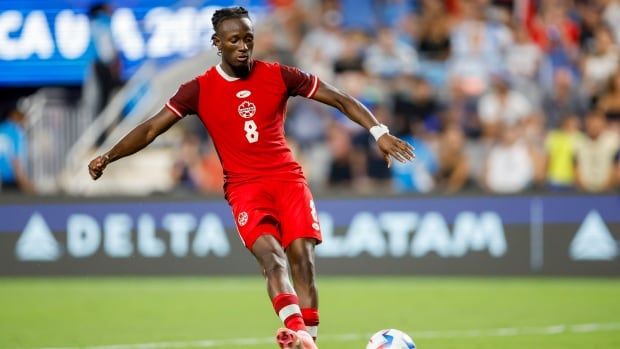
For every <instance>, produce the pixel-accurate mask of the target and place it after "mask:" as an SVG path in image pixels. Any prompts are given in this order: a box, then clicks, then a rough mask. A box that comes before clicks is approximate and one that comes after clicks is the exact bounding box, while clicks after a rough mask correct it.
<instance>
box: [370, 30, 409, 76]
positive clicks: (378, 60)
mask: <svg viewBox="0 0 620 349" xmlns="http://www.w3.org/2000/svg"><path fill="white" fill-rule="evenodd" d="M418 65H419V63H418V54H417V52H416V51H415V49H414V48H413V47H411V46H409V45H407V44H406V43H404V42H400V41H398V40H397V38H396V33H395V32H394V30H393V29H392V28H389V27H383V28H380V29H379V30H378V31H377V37H376V43H374V44H372V45H371V46H370V47H369V48H368V50H367V51H366V57H365V59H364V67H365V69H366V71H367V72H368V73H369V74H371V75H373V76H377V77H381V78H384V79H391V78H395V77H397V76H400V75H403V74H404V75H412V74H414V73H415V72H416V71H417V70H418Z"/></svg>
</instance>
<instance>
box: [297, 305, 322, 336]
mask: <svg viewBox="0 0 620 349" xmlns="http://www.w3.org/2000/svg"><path fill="white" fill-rule="evenodd" d="M301 316H302V317H303V319H304V324H305V325H306V331H308V333H310V335H311V336H312V339H314V341H315V342H316V337H317V334H318V332H319V310H318V309H316V308H303V309H301Z"/></svg>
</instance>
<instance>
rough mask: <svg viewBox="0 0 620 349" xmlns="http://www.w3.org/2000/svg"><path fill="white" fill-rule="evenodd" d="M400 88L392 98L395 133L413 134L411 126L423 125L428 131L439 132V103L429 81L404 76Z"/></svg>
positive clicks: (400, 80)
mask: <svg viewBox="0 0 620 349" xmlns="http://www.w3.org/2000/svg"><path fill="white" fill-rule="evenodd" d="M399 85H400V88H399V89H398V90H397V91H396V93H395V94H394V95H393V96H392V105H393V108H394V132H396V134H411V132H412V130H411V126H413V125H415V124H418V123H422V124H424V125H425V129H426V130H428V131H433V132H439V130H440V128H441V121H440V118H439V101H437V98H436V96H435V93H434V91H433V87H432V86H431V85H430V84H429V83H428V81H427V80H425V79H423V78H420V77H414V76H403V77H401V78H399Z"/></svg>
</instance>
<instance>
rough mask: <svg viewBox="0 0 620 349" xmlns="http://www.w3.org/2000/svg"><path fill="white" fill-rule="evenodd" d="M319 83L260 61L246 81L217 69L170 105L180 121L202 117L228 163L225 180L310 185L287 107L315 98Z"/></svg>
mask: <svg viewBox="0 0 620 349" xmlns="http://www.w3.org/2000/svg"><path fill="white" fill-rule="evenodd" d="M318 86H319V79H318V78H317V77H316V76H313V75H309V74H306V73H304V72H302V71H301V70H299V69H297V68H292V67H288V66H284V65H280V64H278V63H266V62H262V61H257V60H254V61H253V64H252V68H251V70H250V73H249V75H248V76H247V77H245V78H235V77H231V76H229V75H228V74H226V73H225V72H224V71H223V70H222V68H221V67H220V66H219V65H217V66H214V67H211V68H210V69H209V70H207V71H206V72H205V73H204V74H203V75H200V76H198V77H196V78H194V79H193V80H190V81H189V82H186V83H184V84H182V85H181V87H180V88H179V90H178V91H177V93H176V94H175V95H174V96H173V97H172V98H171V99H170V100H169V101H168V103H166V106H167V107H168V108H169V109H170V110H171V111H172V112H174V113H175V114H176V115H178V116H179V117H184V116H185V115H188V114H197V115H198V117H200V120H202V123H203V124H204V126H205V127H206V128H207V130H208V132H209V134H210V136H211V138H212V139H213V144H214V145H215V148H216V150H217V153H218V155H219V157H220V161H221V162H222V167H223V169H224V180H225V181H226V182H227V183H238V182H243V181H247V180H253V179H261V178H269V179H279V180H291V181H305V178H304V175H303V172H302V169H301V166H300V165H299V164H298V163H297V162H296V161H295V159H293V154H292V152H291V150H290V149H289V147H288V146H287V144H286V140H285V138H284V120H285V113H286V102H287V100H288V98H289V97H291V96H297V95H300V96H304V97H306V98H310V97H312V96H313V95H314V93H316V90H317V89H318Z"/></svg>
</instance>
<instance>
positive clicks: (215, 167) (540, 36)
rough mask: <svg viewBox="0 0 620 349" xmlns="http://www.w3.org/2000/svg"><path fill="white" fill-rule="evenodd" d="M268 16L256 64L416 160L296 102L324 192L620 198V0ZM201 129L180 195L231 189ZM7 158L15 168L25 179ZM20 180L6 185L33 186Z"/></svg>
mask: <svg viewBox="0 0 620 349" xmlns="http://www.w3.org/2000/svg"><path fill="white" fill-rule="evenodd" d="M269 3H270V5H271V6H272V10H271V11H269V12H268V14H267V15H266V17H263V18H257V19H256V21H255V22H256V28H255V30H256V39H255V48H254V55H255V57H256V58H258V59H263V60H267V61H279V62H281V63H283V64H287V65H292V66H297V67H300V68H301V69H303V70H305V71H307V72H309V73H312V74H316V75H318V76H319V77H320V78H321V80H323V81H325V82H328V83H330V84H333V85H335V86H337V87H339V88H340V89H342V90H343V91H345V92H347V93H348V94H350V95H352V96H354V97H356V98H358V99H359V100H360V101H362V102H363V103H364V104H365V105H366V106H367V107H368V108H369V109H370V110H371V111H372V112H373V113H374V115H375V116H376V117H377V119H378V120H379V121H380V122H382V123H384V124H386V125H388V126H389V128H390V130H391V132H392V133H393V134H395V135H397V136H399V137H401V138H403V139H405V140H406V141H408V142H409V143H411V144H412V145H413V146H414V147H415V149H416V156H417V157H416V159H415V160H414V161H413V162H410V163H405V164H401V163H398V162H394V163H393V166H392V167H391V168H388V167H387V166H386V163H385V161H384V159H383V158H382V156H381V155H380V153H379V151H378V149H377V147H376V144H375V141H374V139H373V138H372V137H371V136H370V135H369V133H368V132H367V131H365V130H364V129H362V128H361V127H359V126H357V125H356V124H354V123H353V122H351V121H350V120H348V119H347V118H346V117H345V116H344V115H342V114H341V113H340V112H338V111H337V110H335V109H333V108H329V107H326V106H324V105H322V104H320V103H317V102H314V101H309V100H305V99H303V98H301V97H298V98H294V99H292V100H290V101H289V106H288V114H287V115H288V119H287V123H286V134H287V137H288V141H289V144H290V146H291V147H292V148H293V151H294V152H295V155H296V158H297V159H298V161H299V162H300V163H301V164H302V166H303V168H304V171H305V174H306V176H307V178H308V180H309V182H310V184H311V185H312V186H313V188H314V190H317V191H319V192H320V191H335V190H343V191H345V192H346V191H352V190H353V191H355V192H358V193H369V194H373V193H429V192H431V193H455V192H463V191H478V192H480V191H485V192H491V193H518V192H526V191H583V192H609V191H614V190H616V191H617V190H618V188H620V0H297V1H295V0H271V1H269ZM104 10H105V8H104ZM102 13H105V11H104V12H102ZM106 18H107V17H106ZM104 38H105V36H104ZM102 62H103V61H102ZM205 68H206V67H205ZM102 71H106V72H107V70H103V69H102ZM105 76H107V75H104V76H103V77H105ZM102 81H107V80H105V79H103V80H102ZM16 115H17V114H16ZM188 119H190V120H188V121H187V122H185V123H184V124H182V129H183V130H184V131H182V132H184V134H185V136H184V138H183V139H182V140H181V142H180V144H179V146H178V147H177V148H178V154H177V158H176V163H175V164H174V166H173V168H172V171H171V177H172V178H173V181H174V182H175V183H176V188H177V190H178V191H189V192H195V191H200V192H205V193H217V192H221V190H222V183H223V178H222V172H221V167H220V165H219V162H218V157H217V154H216V153H215V151H214V149H213V146H212V144H211V143H210V141H209V138H208V134H206V132H204V131H202V126H201V125H200V124H199V121H198V119H197V118H188ZM15 120H16V119H15V118H11V119H9V120H7V121H5V124H4V125H0V150H2V147H4V148H6V149H9V148H8V147H9V143H8V141H5V142H2V140H3V135H2V133H10V134H9V136H6V135H5V137H4V139H5V140H6V139H9V140H10V139H17V138H19V137H18V136H15V134H17V133H18V132H14V130H18V129H19V127H18V126H19V124H20V123H19V120H17V121H15ZM16 125H17V126H16ZM11 130H13V131H11ZM11 144H12V143H11ZM6 149H5V150H6ZM11 149H17V147H16V146H13V148H11ZM5 153H7V152H6V151H5ZM21 153H24V151H22V152H21ZM1 155H2V151H0V169H2V168H3V166H4V167H6V168H8V167H10V166H11V164H10V163H9V162H7V161H8V160H6V159H5V160H3V159H2V156H1ZM5 172H6V171H5ZM12 172H13V174H12V175H11V176H9V177H11V178H3V181H4V182H5V188H7V187H8V185H7V183H10V182H11V180H12V181H13V182H15V183H18V184H19V183H26V182H25V180H23V179H20V178H22V177H24V176H21V175H19V173H20V171H12ZM21 172H23V171H21ZM26 184H27V185H24V188H29V187H31V185H29V184H28V183H26Z"/></svg>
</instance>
